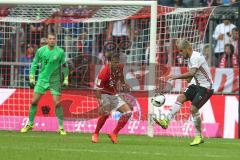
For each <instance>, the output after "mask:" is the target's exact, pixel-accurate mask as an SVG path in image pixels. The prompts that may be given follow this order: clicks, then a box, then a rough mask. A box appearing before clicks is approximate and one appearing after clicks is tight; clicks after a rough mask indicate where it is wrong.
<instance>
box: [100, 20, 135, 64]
mask: <svg viewBox="0 0 240 160" xmlns="http://www.w3.org/2000/svg"><path fill="white" fill-rule="evenodd" d="M128 22H129V21H126V20H118V21H114V22H109V25H108V30H107V41H108V42H106V44H104V48H106V45H107V46H111V45H112V46H114V47H110V48H111V50H108V52H115V53H120V59H121V61H122V60H123V61H124V62H130V61H132V60H131V58H132V57H131V55H130V54H129V53H128V52H126V50H127V49H128V48H129V47H130V46H131V41H130V40H131V36H130V35H131V33H130V30H129V28H130V24H129V23H128ZM131 31H133V30H131ZM111 43H112V44H111Z"/></svg>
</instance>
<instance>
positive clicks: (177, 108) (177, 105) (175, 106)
mask: <svg viewBox="0 0 240 160" xmlns="http://www.w3.org/2000/svg"><path fill="white" fill-rule="evenodd" d="M181 107H182V103H180V102H178V101H176V102H175V103H174V104H173V106H172V109H171V111H170V113H169V115H168V120H169V121H170V120H172V118H173V117H174V116H175V114H176V113H177V112H179V111H180V109H181Z"/></svg>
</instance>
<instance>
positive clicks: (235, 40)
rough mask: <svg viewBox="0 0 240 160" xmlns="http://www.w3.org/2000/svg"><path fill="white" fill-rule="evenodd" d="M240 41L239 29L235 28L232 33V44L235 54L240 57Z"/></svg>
mask: <svg viewBox="0 0 240 160" xmlns="http://www.w3.org/2000/svg"><path fill="white" fill-rule="evenodd" d="M238 40H239V31H238V29H237V28H233V29H232V32H231V33H230V43H231V44H232V45H233V46H234V53H233V54H235V55H236V56H238Z"/></svg>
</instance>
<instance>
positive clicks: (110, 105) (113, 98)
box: [101, 94, 127, 112]
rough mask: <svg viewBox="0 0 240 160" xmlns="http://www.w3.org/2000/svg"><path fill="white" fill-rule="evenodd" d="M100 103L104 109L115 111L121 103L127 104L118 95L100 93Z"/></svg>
mask: <svg viewBox="0 0 240 160" xmlns="http://www.w3.org/2000/svg"><path fill="white" fill-rule="evenodd" d="M101 103H102V106H101V107H103V109H104V111H107V112H111V111H116V110H118V108H120V107H121V106H122V105H124V104H127V103H126V102H125V101H124V99H122V98H121V96H119V95H109V94H101Z"/></svg>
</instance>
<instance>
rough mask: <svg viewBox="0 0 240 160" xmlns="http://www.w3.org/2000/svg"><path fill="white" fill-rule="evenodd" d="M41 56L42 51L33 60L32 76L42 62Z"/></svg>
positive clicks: (38, 51)
mask: <svg viewBox="0 0 240 160" xmlns="http://www.w3.org/2000/svg"><path fill="white" fill-rule="evenodd" d="M40 54H41V50H40V49H38V50H37V53H36V55H35V57H34V59H33V62H32V64H31V69H30V75H35V73H36V70H37V67H38V62H39V61H40Z"/></svg>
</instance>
